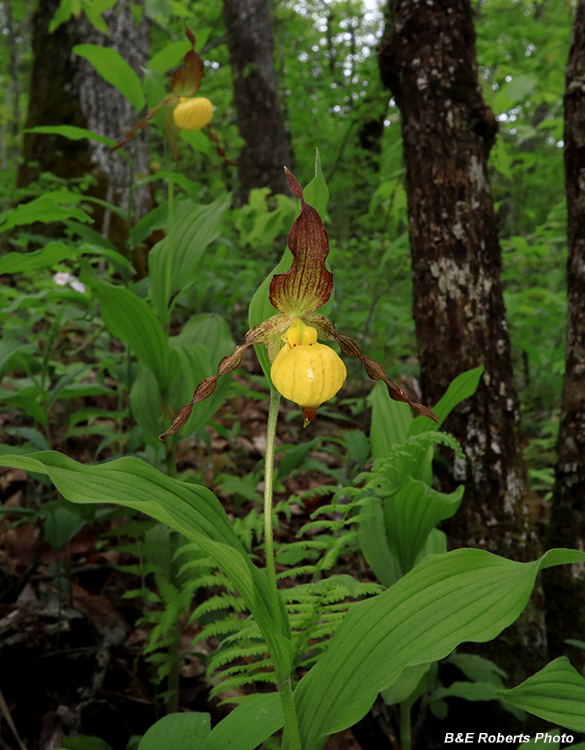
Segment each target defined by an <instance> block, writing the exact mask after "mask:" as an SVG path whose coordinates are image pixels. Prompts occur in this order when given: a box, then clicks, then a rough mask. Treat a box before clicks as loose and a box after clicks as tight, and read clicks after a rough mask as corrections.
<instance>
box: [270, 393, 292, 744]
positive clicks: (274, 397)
mask: <svg viewBox="0 0 585 750" xmlns="http://www.w3.org/2000/svg"><path fill="white" fill-rule="evenodd" d="M279 404H280V393H279V392H278V391H277V390H275V389H274V388H271V389H270V408H269V411H268V426H267V428H266V459H265V469H264V549H265V550H266V574H267V576H268V588H269V590H270V609H271V611H272V616H273V618H274V621H275V622H277V621H278V619H279V617H280V613H279V602H278V589H277V586H276V565H275V562H274V541H273V538H272V490H273V482H274V444H275V440H276V423H277V421H278V405H279ZM275 671H276V672H277V685H278V692H279V695H280V702H281V704H282V712H283V714H284V726H285V736H286V740H287V741H288V744H287V748H288V750H301V737H300V733H299V724H298V721H297V712H296V708H295V699H294V696H293V689H292V674H291V672H290V670H287V671H286V672H285V671H284V670H283V671H282V672H280V673H279V670H278V669H276V665H275Z"/></svg>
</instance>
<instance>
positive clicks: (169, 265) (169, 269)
mask: <svg viewBox="0 0 585 750" xmlns="http://www.w3.org/2000/svg"><path fill="white" fill-rule="evenodd" d="M167 187H168V218H167V262H166V268H165V299H166V303H167V305H169V304H170V301H171V284H172V280H173V250H174V247H173V230H174V226H173V225H174V213H175V203H174V187H175V180H174V177H173V175H172V174H171V175H169V177H168V180H167ZM166 315H167V320H165V321H163V323H164V324H165V327H166V329H167V332H168V326H169V320H170V317H171V315H170V311H169V310H167V313H166Z"/></svg>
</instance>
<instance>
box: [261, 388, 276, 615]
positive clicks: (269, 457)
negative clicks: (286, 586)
mask: <svg viewBox="0 0 585 750" xmlns="http://www.w3.org/2000/svg"><path fill="white" fill-rule="evenodd" d="M279 404H280V393H279V392H278V391H277V390H275V389H274V388H271V389H270V409H269V411H268V426H267V428H266V459H265V469H264V545H265V550H266V574H267V576H268V588H269V590H270V608H271V609H272V616H273V617H274V619H275V620H277V619H278V617H279V611H278V590H277V587H276V566H275V564H274V540H273V539H272V487H273V481H274V443H275V439H276V422H277V421H278V405H279Z"/></svg>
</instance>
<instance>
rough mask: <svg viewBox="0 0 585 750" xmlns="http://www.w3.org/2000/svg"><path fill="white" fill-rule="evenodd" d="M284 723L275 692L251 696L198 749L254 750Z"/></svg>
mask: <svg viewBox="0 0 585 750" xmlns="http://www.w3.org/2000/svg"><path fill="white" fill-rule="evenodd" d="M283 726H284V717H283V715H282V706H281V703H280V696H279V695H278V693H268V694H266V695H261V694H257V695H252V696H250V697H249V698H246V700H245V701H244V702H243V703H241V704H240V705H239V706H238V707H237V708H235V709H234V710H233V711H232V712H231V713H230V714H228V715H227V716H226V717H225V719H222V720H221V721H220V722H219V724H217V726H215V727H214V728H213V730H212V732H211V734H210V735H209V737H208V738H207V740H206V742H205V744H204V745H203V746H202V748H201V750H255V748H257V747H258V746H259V745H260V744H261V743H262V742H264V741H265V740H267V739H268V738H269V737H271V736H272V735H273V734H274V733H275V732H278V730H279V729H280V728H281V727H283ZM140 750H142V749H141V748H140ZM173 750H174V748H173ZM191 750H192V749H191Z"/></svg>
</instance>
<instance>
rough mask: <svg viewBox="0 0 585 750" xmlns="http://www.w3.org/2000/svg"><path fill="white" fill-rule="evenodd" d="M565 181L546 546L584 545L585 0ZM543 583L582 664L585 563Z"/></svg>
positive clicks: (570, 92) (556, 633) (572, 72)
mask: <svg viewBox="0 0 585 750" xmlns="http://www.w3.org/2000/svg"><path fill="white" fill-rule="evenodd" d="M564 104H565V134H564V141H565V188H566V193H567V208H568V246H569V248H568V249H569V257H568V262H567V302H568V320H567V354H566V361H565V376H564V383H563V403H562V412H561V423H560V429H559V441H558V458H557V469H556V482H555V487H554V492H553V499H552V505H551V515H550V524H549V532H548V539H547V542H548V546H549V547H571V548H577V549H580V550H585V186H584V185H583V174H585V0H579V4H578V6H577V16H576V18H575V25H574V27H573V39H572V43H571V51H570V53H569V62H568V65H567V77H566V88H565V98H564ZM544 590H545V597H546V607H547V626H548V640H549V648H550V651H551V655H552V656H554V657H556V656H561V655H562V654H563V653H565V652H567V653H568V654H569V655H570V657H571V660H572V662H573V664H575V666H578V667H579V668H582V667H583V665H584V662H585V659H584V654H583V651H582V650H580V649H574V648H571V647H568V648H567V647H566V646H565V644H564V640H565V639H566V638H577V639H580V640H583V639H584V638H585V569H584V566H583V565H572V566H569V565H566V566H562V567H561V568H558V569H557V570H556V571H555V573H552V572H551V571H546V575H545V577H544Z"/></svg>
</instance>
